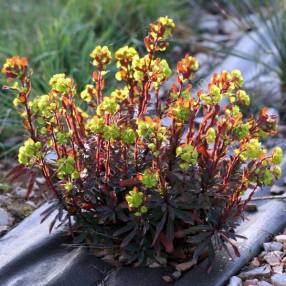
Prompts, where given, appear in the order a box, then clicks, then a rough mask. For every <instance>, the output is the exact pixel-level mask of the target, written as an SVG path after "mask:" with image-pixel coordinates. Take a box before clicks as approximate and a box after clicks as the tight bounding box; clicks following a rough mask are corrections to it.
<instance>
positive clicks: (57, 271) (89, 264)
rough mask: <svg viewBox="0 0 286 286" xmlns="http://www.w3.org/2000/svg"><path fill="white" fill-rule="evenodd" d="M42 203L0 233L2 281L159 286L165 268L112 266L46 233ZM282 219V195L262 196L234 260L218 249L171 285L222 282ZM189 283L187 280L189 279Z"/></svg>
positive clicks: (7, 284) (4, 284)
mask: <svg viewBox="0 0 286 286" xmlns="http://www.w3.org/2000/svg"><path fill="white" fill-rule="evenodd" d="M46 207H47V205H44V206H42V207H41V208H39V209H38V210H37V211H35V212H34V213H33V214H32V215H31V216H29V217H28V218H26V219H25V220H24V221H23V222H22V223H20V224H19V225H18V226H17V227H15V228H14V229H13V230H11V231H10V232H9V233H8V234H6V235H5V236H4V237H3V238H1V239H0V285H1V286H22V285H31V286H78V285H86V286H95V285H100V286H104V285H107V286H126V285H128V286H132V285H134V286H135V285H136V286H153V285H154V286H161V285H162V286H164V285H172V284H167V283H165V282H164V281H163V280H162V279H161V277H162V275H164V274H166V273H167V272H168V269H162V268H157V269H149V268H129V267H122V268H120V269H117V270H113V269H112V268H111V266H109V265H108V264H107V263H105V262H103V261H101V260H100V259H98V258H96V257H95V256H93V255H92V253H91V252H90V251H89V250H87V249H86V248H84V247H77V248H75V247H71V246H68V245H69V244H70V243H71V242H70V241H69V239H68V238H67V236H65V235H64V231H63V229H57V230H55V231H53V233H52V234H49V233H48V229H49V223H50V221H49V220H47V221H45V222H44V223H42V224H40V220H41V215H40V214H41V213H42V211H43V210H44V209H45V208H46ZM285 224H286V212H285V202H284V201H283V200H279V199H278V200H269V201H266V202H264V201H261V202H260V203H259V211H258V212H257V213H254V214H251V215H247V220H245V221H244V222H243V223H242V224H241V225H240V226H239V228H238V233H239V234H241V235H243V236H245V237H247V239H245V240H242V239H240V240H239V248H240V253H241V256H240V257H238V258H234V259H233V260H231V259H230V257H229V256H228V255H227V254H226V253H225V252H224V251H221V252H219V253H218V254H217V256H216V258H215V261H214V263H213V268H212V270H211V272H210V273H209V274H206V263H205V262H204V263H202V264H200V265H198V266H197V267H195V268H193V269H192V270H191V271H189V272H187V273H185V274H184V275H183V277H182V278H181V279H180V280H178V281H176V282H175V283H173V285H174V286H187V285H188V286H189V285H192V286H210V285H212V286H223V285H225V283H226V282H227V280H228V279H229V277H231V276H232V275H234V274H236V273H237V272H238V271H239V270H240V269H241V267H242V266H244V265H245V264H246V263H247V262H248V261H249V260H250V259H251V258H252V257H253V256H254V255H256V254H257V253H258V252H259V249H260V246H261V245H262V243H263V242H265V241H267V240H269V238H270V237H271V236H272V235H273V234H276V233H278V232H279V231H280V230H281V229H282V228H283V227H284V226H285ZM190 283H191V284H190Z"/></svg>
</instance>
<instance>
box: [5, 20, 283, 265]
mask: <svg viewBox="0 0 286 286" xmlns="http://www.w3.org/2000/svg"><path fill="white" fill-rule="evenodd" d="M174 26H175V24H174V22H173V20H171V19H170V18H168V17H160V18H159V19H158V20H157V21H156V22H155V23H153V24H151V25H150V31H149V33H148V35H147V36H146V37H145V39H144V43H145V46H146V49H147V54H145V55H140V54H139V53H138V52H137V51H136V50H135V48H134V47H128V46H125V47H123V48H121V49H119V50H117V51H116V52H115V55H112V53H111V52H110V50H109V49H108V47H106V46H97V47H96V48H95V49H94V50H93V51H92V53H91V54H90V56H91V63H92V65H93V66H94V71H93V74H92V83H90V84H89V85H87V87H86V89H85V90H84V91H83V92H81V98H82V99H83V100H84V101H86V103H87V104H88V105H89V110H88V112H84V111H83V110H82V109H80V108H79V107H78V105H77V104H76V98H77V91H76V85H75V82H74V80H73V79H72V78H71V77H69V76H67V75H65V74H56V75H54V76H53V77H52V78H51V79H50V81H49V84H50V86H51V89H50V91H49V92H48V93H47V94H46V95H42V96H37V97H35V99H33V100H30V99H29V97H30V93H31V91H32V82H31V74H32V72H31V69H30V68H29V66H28V64H27V61H26V59H25V58H20V57H13V58H9V59H7V61H6V63H5V64H4V66H3V68H2V73H3V74H4V75H5V76H6V78H7V79H8V85H7V86H6V87H5V89H6V90H8V91H9V92H10V93H11V94H14V95H15V100H14V103H15V105H16V106H17V108H18V109H19V111H20V114H21V116H22V118H23V121H24V126H25V128H26V129H27V130H28V131H29V134H30V137H29V138H28V139H27V140H26V141H25V143H24V145H23V146H22V147H21V148H20V150H19V162H20V163H21V164H23V165H24V166H25V168H27V169H28V170H30V169H31V168H32V169H33V168H38V169H40V170H41V171H42V173H43V175H44V176H45V178H46V181H47V184H48V186H49V188H50V189H51V191H52V192H53V193H54V196H55V198H56V200H57V203H56V204H55V205H54V206H55V207H57V208H59V213H58V215H57V217H56V219H61V217H62V214H63V212H62V210H63V209H64V210H65V211H66V213H67V215H66V219H70V218H71V217H73V218H74V219H75V225H74V227H73V229H74V231H75V232H76V233H77V234H78V233H79V234H80V235H79V236H78V239H80V238H83V239H85V240H86V241H89V242H90V243H93V245H94V247H95V248H96V247H98V248H100V249H102V248H104V249H105V250H106V253H109V254H110V255H112V256H113V257H114V259H115V260H118V261H120V262H121V263H127V264H130V263H134V262H137V263H140V264H147V265H149V264H150V263H152V262H153V261H160V263H163V264H164V263H169V262H171V261H172V260H173V259H175V260H176V262H177V263H180V262H185V261H190V260H192V262H197V260H198V258H199V257H200V256H201V255H202V254H203V253H204V252H205V251H208V253H209V257H210V258H212V256H213V254H214V250H215V249H217V248H219V247H222V246H224V245H225V244H226V243H227V242H230V243H231V244H232V245H233V247H234V249H235V250H236V253H237V249H236V247H235V245H234V244H233V242H231V241H232V240H233V239H235V238H236V234H235V231H234V230H235V227H236V225H237V219H238V218H239V217H241V215H242V212H243V210H244V207H245V205H246V203H247V202H248V201H249V200H250V198H251V197H252V195H253V193H254V192H255V191H256V189H257V187H260V186H263V185H271V184H273V182H274V180H275V179H277V178H279V177H280V175H281V170H280V167H279V166H278V164H280V163H281V160H282V150H281V149H280V148H279V147H276V148H275V149H274V151H273V152H272V153H268V152H267V150H266V149H265V148H264V147H263V146H262V145H261V143H260V139H261V138H262V137H263V138H265V137H267V136H269V135H272V134H274V133H275V131H276V122H275V118H273V117H271V116H269V115H268V114H267V110H266V109H264V110H262V111H261V113H260V114H259V116H258V118H254V117H250V118H244V117H243V114H242V113H241V112H240V106H242V105H245V104H249V96H248V95H247V94H246V93H245V92H244V91H243V90H242V89H241V88H242V85H243V77H242V75H241V73H240V72H239V71H238V70H234V71H231V72H227V71H223V72H221V73H220V74H216V75H214V76H213V77H212V79H211V82H210V83H209V85H208V86H207V88H206V89H205V90H199V91H198V92H194V91H192V84H191V82H192V80H193V77H194V73H195V71H196V70H197V69H198V67H199V65H198V62H197V60H196V59H195V58H194V57H192V56H189V55H185V56H184V57H183V58H182V60H180V61H179V62H178V63H177V67H176V70H175V71H174V75H175V81H174V83H173V85H172V87H171V88H170V90H168V91H166V90H165V89H163V86H164V83H165V81H166V80H167V79H169V78H170V76H171V74H172V73H173V72H172V70H171V68H170V67H169V65H168V62H167V61H166V60H164V59H161V58H160V57H158V53H159V52H161V51H165V50H166V48H167V47H168V42H167V39H168V38H169V37H170V36H171V35H172V32H173V29H174ZM113 56H114V57H115V59H116V61H117V73H116V78H117V79H118V80H119V82H120V83H119V86H118V88H117V89H115V90H113V91H112V92H111V93H106V92H105V89H104V88H105V86H108V81H107V82H106V80H105V77H106V75H107V74H108V73H109V69H108V66H109V64H110V63H111V60H112V57H113ZM164 90H165V91H164ZM162 96H163V97H164V98H167V99H166V100H162ZM225 97H226V98H228V100H229V103H228V104H226V105H225V106H222V105H221V100H222V99H223V98H225ZM200 115H202V116H203V118H202V120H201V121H200V123H199V125H197V123H196V119H197V118H198V117H199V116H200ZM166 119H168V120H169V121H170V124H164V122H165V120H166ZM23 168H24V167H22V168H18V169H17V170H16V171H15V172H16V173H17V172H18V173H19V172H22V171H23ZM31 185H32V184H31V183H30V187H31ZM246 189H250V190H251V193H250V195H249V197H248V199H247V200H242V199H241V195H242V194H243V193H244V192H245V190H246ZM190 250H192V251H190Z"/></svg>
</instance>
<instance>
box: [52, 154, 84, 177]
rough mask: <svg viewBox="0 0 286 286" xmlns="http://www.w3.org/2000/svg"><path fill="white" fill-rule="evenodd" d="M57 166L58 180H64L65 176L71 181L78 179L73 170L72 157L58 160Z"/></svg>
mask: <svg viewBox="0 0 286 286" xmlns="http://www.w3.org/2000/svg"><path fill="white" fill-rule="evenodd" d="M56 165H57V176H58V178H59V179H61V180H62V179H64V178H65V177H66V176H71V178H72V179H78V178H79V172H78V171H77V170H76V168H75V160H74V157H72V156H68V157H66V158H61V159H58V160H57V162H56Z"/></svg>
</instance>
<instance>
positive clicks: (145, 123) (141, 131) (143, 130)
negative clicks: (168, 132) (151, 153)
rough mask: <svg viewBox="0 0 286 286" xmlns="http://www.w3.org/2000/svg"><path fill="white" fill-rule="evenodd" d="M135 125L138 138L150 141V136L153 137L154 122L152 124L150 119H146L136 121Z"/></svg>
mask: <svg viewBox="0 0 286 286" xmlns="http://www.w3.org/2000/svg"><path fill="white" fill-rule="evenodd" d="M137 125H138V129H137V133H138V135H139V136H140V137H144V138H146V139H150V138H151V136H152V135H154V132H155V128H156V122H154V121H153V120H152V118H150V117H146V118H145V119H140V120H138V121H137Z"/></svg>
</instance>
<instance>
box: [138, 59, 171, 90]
mask: <svg viewBox="0 0 286 286" xmlns="http://www.w3.org/2000/svg"><path fill="white" fill-rule="evenodd" d="M132 68H133V70H134V78H135V79H136V80H137V81H143V80H144V78H145V76H148V78H149V79H150V80H151V81H152V82H153V84H154V85H158V84H160V83H162V82H163V81H164V80H166V79H167V78H168V77H169V76H170V75H171V74H172V71H171V69H170V67H169V65H168V62H167V61H166V60H164V59H159V58H158V59H156V60H151V62H150V59H149V57H148V56H145V57H143V58H135V59H134V60H133V62H132Z"/></svg>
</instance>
